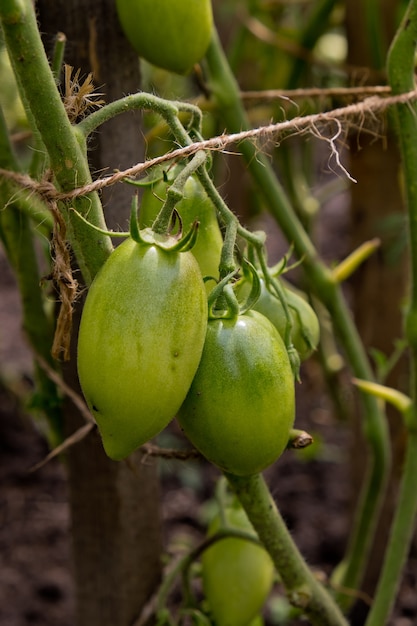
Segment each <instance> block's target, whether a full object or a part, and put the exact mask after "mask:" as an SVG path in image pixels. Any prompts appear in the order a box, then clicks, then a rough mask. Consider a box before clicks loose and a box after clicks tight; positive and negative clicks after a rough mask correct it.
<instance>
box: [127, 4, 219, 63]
mask: <svg viewBox="0 0 417 626" xmlns="http://www.w3.org/2000/svg"><path fill="white" fill-rule="evenodd" d="M116 7H117V12H118V15H119V20H120V23H121V26H122V28H123V31H124V33H125V35H126V37H127V38H128V39H129V41H130V43H131V44H132V46H133V47H134V48H135V50H136V52H137V53H138V54H139V56H141V57H143V58H144V59H146V61H149V63H152V64H153V65H156V66H158V67H161V68H163V69H166V70H169V71H171V72H177V73H178V74H187V73H188V72H189V71H190V70H191V69H192V67H193V65H195V63H198V62H199V61H200V60H201V59H202V58H203V56H204V54H205V52H206V50H207V48H208V45H209V43H210V38H211V33H212V29H213V15H212V8H211V0H116Z"/></svg>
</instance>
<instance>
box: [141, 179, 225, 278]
mask: <svg viewBox="0 0 417 626" xmlns="http://www.w3.org/2000/svg"><path fill="white" fill-rule="evenodd" d="M168 186H169V183H166V182H165V181H163V180H160V181H158V182H157V183H156V184H154V185H152V186H150V187H147V188H146V189H145V191H144V193H143V196H142V200H141V203H140V210H139V225H140V227H141V228H145V227H151V226H152V224H153V222H154V220H155V218H156V216H157V215H158V213H159V211H160V210H161V208H162V203H163V201H164V200H165V198H166V194H167V189H168ZM176 209H177V211H178V213H179V214H180V217H181V220H182V226H183V230H184V232H186V231H187V230H189V229H190V228H191V226H192V225H193V223H194V222H195V221H198V222H199V228H198V236H197V241H196V243H195V245H194V246H193V248H192V250H191V252H192V253H193V255H194V256H195V258H196V259H197V262H198V264H199V266H200V270H201V273H202V275H203V276H213V277H214V278H217V277H218V274H219V263H220V255H221V251H222V246H223V238H222V234H221V231H220V228H219V223H218V221H217V217H216V210H215V207H214V205H213V203H212V202H211V200H210V199H209V197H208V196H207V194H206V192H205V191H204V189H203V187H202V185H201V183H200V182H199V181H198V180H197V179H196V178H195V177H194V176H191V177H190V178H189V179H188V180H187V182H186V183H185V186H184V197H183V199H182V200H181V201H180V202H178V204H177V206H176ZM206 285H207V291H211V290H212V288H213V281H208V282H207V283H206Z"/></svg>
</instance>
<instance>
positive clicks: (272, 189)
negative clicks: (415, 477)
mask: <svg viewBox="0 0 417 626" xmlns="http://www.w3.org/2000/svg"><path fill="white" fill-rule="evenodd" d="M206 64H207V68H208V74H209V85H210V88H211V92H212V97H213V98H214V100H215V102H216V103H217V106H218V110H219V112H220V114H221V115H222V118H223V122H224V123H225V125H226V127H227V130H228V131H229V132H239V131H241V130H244V129H248V127H249V125H248V121H247V118H246V115H245V111H244V109H243V106H242V103H241V100H240V97H239V89H238V86H237V84H236V81H235V79H234V76H233V74H232V73H231V71H230V68H229V66H228V63H227V59H226V58H225V55H224V52H223V50H222V48H221V44H220V42H219V40H218V36H217V34H216V33H215V34H214V37H213V39H212V42H211V45H210V47H209V50H208V52H207V55H206ZM238 147H239V150H240V152H241V153H242V155H243V157H244V159H245V161H246V164H247V168H248V170H249V172H250V173H251V174H252V177H253V179H254V181H255V182H256V184H257V187H258V190H259V193H261V194H262V195H263V197H264V199H265V201H266V203H267V205H268V206H269V209H270V211H271V213H272V214H273V215H274V217H275V219H276V220H277V222H278V224H279V225H280V227H281V229H282V231H283V232H284V234H285V236H286V238H287V240H288V241H289V242H290V243H292V244H293V246H294V249H295V251H296V253H297V255H298V257H299V258H302V259H303V264H302V267H303V269H304V271H305V273H306V274H307V276H308V278H309V283H310V286H311V288H312V290H313V292H314V293H315V294H316V295H317V296H318V298H319V299H320V300H321V301H322V302H323V303H324V304H325V305H326V307H327V309H328V310H329V313H330V315H331V317H332V320H333V324H334V328H335V331H336V333H337V335H338V338H339V341H340V343H341V345H342V348H343V350H344V352H345V354H346V357H347V360H348V362H349V364H350V367H351V368H352V371H353V373H354V375H355V376H356V377H357V378H364V379H367V380H372V379H373V375H372V371H371V368H370V365H369V362H368V359H367V355H366V352H365V350H364V347H363V344H362V342H361V340H360V337H359V335H358V332H357V329H356V327H355V325H354V323H353V321H352V318H351V315H350V311H349V309H348V307H347V305H346V303H345V300H344V298H343V295H342V292H341V289H340V287H339V286H338V285H337V283H336V281H335V279H334V277H333V276H332V273H331V271H330V270H329V269H328V268H327V267H326V266H325V265H324V263H323V262H322V261H321V260H320V258H319V255H318V253H317V251H316V249H315V248H314V246H313V244H312V242H311V240H310V238H309V237H308V235H307V233H306V232H305V230H304V228H303V227H302V224H301V223H300V221H299V219H298V218H297V216H296V214H295V212H294V210H293V209H292V207H291V205H290V203H289V201H288V198H287V197H286V195H285V193H284V191H283V189H282V187H281V185H280V184H279V182H278V180H277V177H276V175H275V173H274V171H273V169H272V167H271V165H270V162H269V161H268V159H267V158H266V157H265V156H264V155H263V154H262V153H261V152H260V151H259V149H258V147H257V146H256V145H254V144H253V143H252V142H250V141H242V142H240V143H239V146H238ZM416 328H417V325H416ZM360 399H361V402H362V406H363V410H364V422H363V424H364V426H363V428H364V433H365V436H366V439H367V441H368V443H369V449H370V456H371V458H370V462H369V468H368V475H367V477H366V479H365V481H364V484H363V487H362V494H361V497H360V499H359V502H358V505H357V511H356V518H355V519H356V521H355V524H354V527H353V531H352V534H351V540H350V546H349V549H348V552H347V555H346V557H345V563H346V565H345V567H344V576H343V580H341V581H340V583H341V584H342V585H343V586H344V587H351V588H356V587H357V586H358V585H359V584H360V581H361V578H362V576H363V573H364V570H365V567H366V562H367V556H368V554H369V549H370V546H371V542H372V538H373V533H374V529H375V525H376V522H377V517H378V514H379V510H380V504H381V498H382V495H383V492H384V489H385V485H386V479H387V473H388V470H389V465H390V450H389V445H388V441H389V437H388V430H387V424H386V419H385V415H384V413H383V412H382V411H381V410H380V407H379V405H378V403H377V401H376V399H375V398H372V397H370V396H367V395H366V394H360ZM344 599H345V600H346V598H344ZM347 601H349V600H347Z"/></svg>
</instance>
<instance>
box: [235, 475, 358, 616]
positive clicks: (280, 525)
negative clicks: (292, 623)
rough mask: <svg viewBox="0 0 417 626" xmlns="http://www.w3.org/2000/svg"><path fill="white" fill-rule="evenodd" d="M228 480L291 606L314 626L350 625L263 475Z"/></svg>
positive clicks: (236, 477)
mask: <svg viewBox="0 0 417 626" xmlns="http://www.w3.org/2000/svg"><path fill="white" fill-rule="evenodd" d="M226 478H227V480H228V481H229V484H230V486H231V487H232V489H233V491H234V492H235V493H236V495H237V497H238V498H239V500H240V503H241V504H242V506H243V508H244V509H245V511H246V514H247V516H248V518H249V520H250V521H251V523H252V525H253V527H254V528H255V530H256V532H257V534H258V537H259V539H260V540H261V542H262V543H263V545H264V546H265V548H266V549H267V550H268V552H269V554H270V555H271V557H272V560H273V561H274V564H275V567H276V568H277V571H278V574H279V575H280V577H281V580H282V582H283V584H284V586H285V588H286V591H287V595H288V598H289V601H290V602H291V604H293V605H294V606H296V607H299V608H301V609H302V610H303V612H304V613H305V614H306V615H307V616H308V618H309V619H310V621H311V623H312V624H313V625H314V626H347V621H346V620H345V618H344V617H343V615H342V613H341V611H340V609H339V607H338V606H337V604H336V603H335V602H334V600H333V598H332V597H331V596H330V594H329V593H328V592H327V591H326V590H325V589H324V587H323V586H322V585H321V584H320V583H319V582H318V580H317V579H316V578H315V576H314V574H313V573H312V572H311V570H310V569H309V567H308V566H307V564H306V562H305V561H304V559H303V557H302V555H301V554H300V553H299V551H298V548H297V546H296V545H295V543H294V541H293V539H292V537H291V535H290V533H289V532H288V529H287V527H286V526H285V522H284V520H283V519H282V517H281V515H280V513H279V511H278V509H277V507H276V506H275V503H274V501H273V500H272V497H271V494H270V492H269V489H268V487H267V485H266V483H265V481H264V479H263V477H262V476H261V474H255V475H254V476H250V477H241V476H234V475H231V474H226Z"/></svg>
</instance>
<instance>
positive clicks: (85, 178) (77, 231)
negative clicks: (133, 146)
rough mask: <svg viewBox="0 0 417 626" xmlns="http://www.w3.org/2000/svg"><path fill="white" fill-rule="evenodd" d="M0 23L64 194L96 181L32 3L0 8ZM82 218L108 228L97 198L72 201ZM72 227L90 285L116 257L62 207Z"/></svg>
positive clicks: (21, 0)
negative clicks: (70, 119)
mask: <svg viewBox="0 0 417 626" xmlns="http://www.w3.org/2000/svg"><path fill="white" fill-rule="evenodd" d="M0 22H1V25H2V29H3V35H4V40H5V43H6V46H7V50H8V53H9V57H10V60H11V63H12V66H13V69H14V72H15V75H16V78H17V83H18V85H19V89H20V91H21V94H22V100H23V102H25V103H26V104H27V106H28V107H29V109H30V115H29V119H32V120H33V121H34V124H35V129H34V130H35V131H37V132H39V134H40V136H41V137H42V141H43V144H44V146H45V147H46V150H47V152H48V155H49V166H50V168H51V170H52V171H53V173H54V175H55V177H56V182H57V184H58V185H59V187H60V189H61V190H62V191H69V190H71V189H74V188H75V187H77V186H82V185H85V184H87V183H89V182H91V176H90V171H89V167H88V162H87V158H86V153H85V145H83V144H82V141H80V137H79V136H78V135H77V133H76V131H75V129H74V128H73V127H72V126H71V124H70V121H69V119H68V117H67V114H66V112H65V109H64V106H63V103H62V101H61V98H60V95H59V93H58V90H57V87H56V84H55V79H54V75H53V73H52V71H51V69H50V67H49V64H48V60H47V57H46V54H45V50H44V48H43V45H42V41H41V38H40V34H39V31H38V27H37V23H36V16H35V11H34V8H33V4H32V1H31V0H7V1H6V2H1V3H0ZM72 206H74V207H75V208H76V209H77V211H78V212H79V213H81V214H82V215H86V214H87V213H88V217H89V220H90V221H91V222H92V223H93V224H95V225H96V226H99V227H101V228H104V227H105V222H104V217H103V213H102V207H101V203H100V200H99V197H98V195H97V194H96V193H92V194H89V195H88V196H86V197H83V198H78V199H77V200H76V201H73V202H72ZM60 208H61V210H62V212H63V215H64V217H65V218H66V220H67V222H68V224H69V226H70V229H69V230H70V231H71V232H70V236H71V243H72V244H73V246H74V249H75V251H76V255H77V260H78V263H79V266H80V269H81V271H82V273H83V276H84V280H85V282H86V283H87V284H89V283H90V282H91V280H92V278H93V277H94V275H95V274H96V273H97V271H98V270H99V268H100V267H101V265H102V264H103V262H104V261H105V260H106V258H107V257H108V255H109V254H110V252H111V249H112V247H111V243H110V240H109V238H108V237H105V236H103V235H101V234H99V233H97V232H95V231H92V230H90V229H89V228H88V227H86V225H85V224H84V223H83V222H82V221H81V220H74V221H73V222H72V221H71V218H70V216H69V214H68V210H67V209H68V206H67V205H65V204H63V203H62V204H61V206H60Z"/></svg>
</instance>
